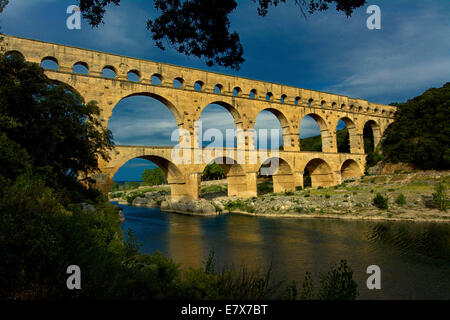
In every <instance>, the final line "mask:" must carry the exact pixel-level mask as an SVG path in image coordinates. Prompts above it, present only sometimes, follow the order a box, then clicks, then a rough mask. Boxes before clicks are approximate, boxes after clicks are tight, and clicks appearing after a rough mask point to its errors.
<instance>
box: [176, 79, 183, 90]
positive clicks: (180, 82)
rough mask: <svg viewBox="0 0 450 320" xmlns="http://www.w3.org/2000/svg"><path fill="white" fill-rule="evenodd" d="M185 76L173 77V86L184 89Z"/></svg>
mask: <svg viewBox="0 0 450 320" xmlns="http://www.w3.org/2000/svg"><path fill="white" fill-rule="evenodd" d="M183 83H184V80H183V78H175V79H173V87H174V88H178V89H183Z"/></svg>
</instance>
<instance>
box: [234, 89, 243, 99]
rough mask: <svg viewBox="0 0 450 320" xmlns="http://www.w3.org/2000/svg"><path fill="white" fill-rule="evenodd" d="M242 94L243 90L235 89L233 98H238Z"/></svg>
mask: <svg viewBox="0 0 450 320" xmlns="http://www.w3.org/2000/svg"><path fill="white" fill-rule="evenodd" d="M241 92H242V90H241V88H239V87H235V88H234V89H233V96H236V97H238V96H240V95H241Z"/></svg>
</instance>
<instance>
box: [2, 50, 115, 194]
mask: <svg viewBox="0 0 450 320" xmlns="http://www.w3.org/2000/svg"><path fill="white" fill-rule="evenodd" d="M99 112H100V111H99V108H98V107H97V105H96V104H95V103H94V102H90V103H87V104H86V103H84V101H83V98H82V97H81V96H80V95H79V94H78V93H77V92H75V91H74V90H73V89H72V88H70V87H69V86H67V85H65V84H56V83H54V82H53V81H52V80H50V79H48V78H47V76H46V75H45V74H44V71H43V69H42V68H41V67H40V66H39V65H37V64H34V63H30V62H25V61H24V60H23V59H22V58H21V57H18V56H16V55H9V56H7V57H6V56H4V55H0V134H1V135H4V137H3V138H2V143H5V144H7V145H8V146H9V148H14V149H15V150H17V152H22V153H26V154H27V157H29V160H30V162H31V166H32V167H33V172H34V173H35V174H39V175H41V176H45V181H46V184H47V185H48V186H50V187H53V188H55V189H57V190H62V189H66V190H68V191H70V190H75V189H77V190H79V189H80V187H81V185H80V183H79V180H85V181H87V182H89V181H90V180H89V178H88V176H90V175H91V174H92V173H95V172H98V171H99V169H98V160H99V158H102V159H104V160H108V154H109V150H111V148H112V146H113V143H112V142H111V132H110V131H109V130H108V129H107V128H104V127H103V126H102V125H101V123H100V121H99V120H98V118H97V116H98V115H99ZM6 141H8V142H6ZM2 150H3V148H2ZM19 150H23V151H19ZM13 153H14V152H10V153H9V154H10V156H11V158H10V160H12V161H9V162H14V158H13V157H14V154H13ZM5 156H6V155H5V154H3V157H5ZM0 158H1V156H0ZM7 158H8V157H6V159H5V158H4V159H3V160H2V161H5V162H7V161H8V159H7ZM5 168H10V166H6V167H5ZM1 174H2V175H4V176H8V174H7V173H5V172H1ZM9 178H10V179H12V180H14V178H15V177H14V176H11V173H9ZM68 195H69V197H71V196H70V192H68Z"/></svg>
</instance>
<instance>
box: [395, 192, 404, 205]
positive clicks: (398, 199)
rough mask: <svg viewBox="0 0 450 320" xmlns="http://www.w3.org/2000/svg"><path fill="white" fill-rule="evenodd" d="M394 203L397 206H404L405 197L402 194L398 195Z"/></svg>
mask: <svg viewBox="0 0 450 320" xmlns="http://www.w3.org/2000/svg"><path fill="white" fill-rule="evenodd" d="M395 203H396V204H398V205H399V206H403V205H405V204H406V197H405V195H404V194H403V193H400V194H399V195H398V197H397V199H395Z"/></svg>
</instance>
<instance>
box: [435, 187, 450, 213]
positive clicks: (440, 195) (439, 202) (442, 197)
mask: <svg viewBox="0 0 450 320" xmlns="http://www.w3.org/2000/svg"><path fill="white" fill-rule="evenodd" d="M434 190H435V192H434V193H433V202H434V204H435V205H436V207H437V208H438V209H439V210H442V211H447V208H448V200H447V192H446V191H447V188H446V186H445V184H443V183H442V182H440V183H438V184H436V186H435V187H434Z"/></svg>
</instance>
